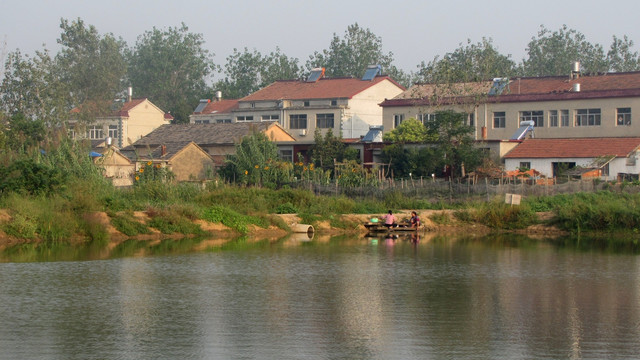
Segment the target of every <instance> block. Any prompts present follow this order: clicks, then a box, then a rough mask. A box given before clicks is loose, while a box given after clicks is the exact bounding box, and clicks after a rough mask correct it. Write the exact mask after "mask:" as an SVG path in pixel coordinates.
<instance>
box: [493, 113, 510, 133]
mask: <svg viewBox="0 0 640 360" xmlns="http://www.w3.org/2000/svg"><path fill="white" fill-rule="evenodd" d="M499 114H502V115H499ZM506 127H507V112H506V111H494V112H493V128H494V129H505V128H506Z"/></svg>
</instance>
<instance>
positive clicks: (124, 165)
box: [91, 140, 136, 187]
mask: <svg viewBox="0 0 640 360" xmlns="http://www.w3.org/2000/svg"><path fill="white" fill-rule="evenodd" d="M92 143H94V141H92ZM92 149H93V150H92V152H91V155H92V159H93V162H94V164H96V166H98V167H100V168H101V169H102V171H103V175H104V177H106V178H107V179H109V180H110V181H111V183H112V184H113V185H114V186H118V187H121V186H131V185H133V179H134V175H133V174H134V173H135V171H136V166H135V164H134V163H133V162H132V161H131V160H130V159H129V158H128V157H127V156H126V155H124V154H123V153H121V152H120V150H118V148H116V147H115V146H113V145H110V144H107V143H106V142H105V141H104V140H103V141H100V142H99V143H97V144H92Z"/></svg>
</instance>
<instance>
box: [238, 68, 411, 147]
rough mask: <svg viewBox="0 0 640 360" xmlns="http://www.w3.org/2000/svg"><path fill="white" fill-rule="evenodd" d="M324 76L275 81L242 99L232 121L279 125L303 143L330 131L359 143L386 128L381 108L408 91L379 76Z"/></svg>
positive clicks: (318, 72) (316, 74)
mask: <svg viewBox="0 0 640 360" xmlns="http://www.w3.org/2000/svg"><path fill="white" fill-rule="evenodd" d="M378 70H379V68H378ZM371 74H373V75H371ZM323 75H324V69H314V70H313V71H312V72H311V75H310V76H309V77H308V78H307V79H306V80H281V81H276V82H274V83H272V84H270V85H268V86H266V87H265V88H263V89H260V90H258V91H256V92H254V93H253V94H251V95H249V96H246V97H244V98H242V99H240V100H239V101H238V107H237V108H236V109H232V110H231V113H232V114H233V120H232V121H233V122H261V121H277V122H278V123H279V124H280V125H281V126H282V127H283V128H284V129H285V130H286V131H287V132H289V133H290V134H291V135H292V136H293V137H294V138H295V139H296V141H302V142H310V143H311V142H313V135H314V132H315V130H316V129H320V130H321V131H322V132H323V134H324V133H325V132H326V131H327V130H328V129H331V130H332V131H333V133H334V134H336V135H339V134H342V137H343V138H345V139H346V138H360V137H361V136H364V135H365V134H366V133H367V132H368V131H369V127H370V126H373V125H382V108H381V107H380V106H379V103H380V102H381V101H383V100H384V99H385V98H390V97H394V96H396V95H398V94H400V93H402V91H403V90H405V89H404V87H403V86H402V85H400V84H398V83H397V82H396V81H394V80H393V79H391V78H390V77H389V76H386V75H377V73H369V76H367V77H364V78H363V79H356V78H351V77H342V78H325V77H323Z"/></svg>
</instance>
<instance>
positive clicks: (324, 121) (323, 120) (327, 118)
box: [316, 114, 333, 129]
mask: <svg viewBox="0 0 640 360" xmlns="http://www.w3.org/2000/svg"><path fill="white" fill-rule="evenodd" d="M316 127H318V128H320V129H333V114H318V115H316Z"/></svg>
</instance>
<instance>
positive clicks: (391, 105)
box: [381, 64, 640, 155]
mask: <svg viewBox="0 0 640 360" xmlns="http://www.w3.org/2000/svg"><path fill="white" fill-rule="evenodd" d="M381 106H382V107H383V109H384V110H383V123H384V131H385V132H388V131H391V130H393V129H395V128H396V127H397V126H398V125H399V124H400V123H402V121H404V120H406V119H409V118H415V119H418V120H420V121H422V122H423V123H427V122H428V121H430V120H431V119H433V116H434V114H435V113H436V112H437V111H439V110H455V111H458V112H464V113H466V114H467V123H468V124H469V125H470V126H472V127H473V129H474V136H475V139H476V140H478V141H481V142H483V143H482V145H480V146H483V147H487V148H490V149H491V150H492V151H494V152H495V153H496V154H498V155H499V154H504V153H506V152H507V151H508V150H510V148H511V147H513V144H512V143H510V142H509V140H519V139H522V138H524V137H532V136H533V137H535V138H539V139H543V138H544V139H552V138H557V139H561V138H602V137H630V136H640V121H637V119H634V117H633V114H634V113H635V114H640V72H627V73H607V74H593V75H584V74H581V73H580V70H579V64H575V65H574V68H573V71H571V72H570V73H569V72H568V73H567V75H566V76H548V77H522V78H496V79H493V80H491V81H484V82H476V83H455V84H418V85H415V86H413V87H411V88H409V89H408V90H406V91H405V92H403V93H402V94H400V95H398V96H396V97H395V98H393V99H388V100H385V101H383V102H382V103H381ZM523 125H524V126H523Z"/></svg>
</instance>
